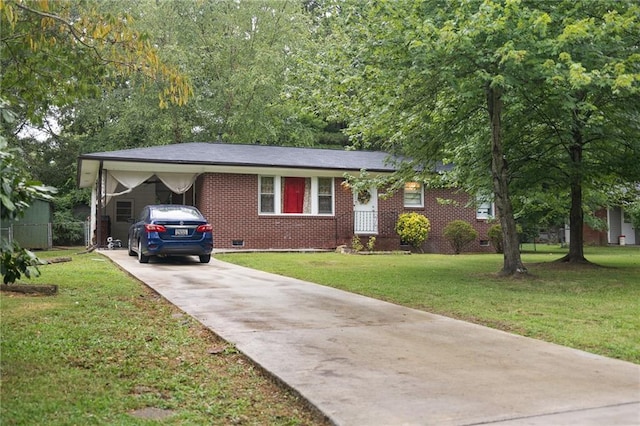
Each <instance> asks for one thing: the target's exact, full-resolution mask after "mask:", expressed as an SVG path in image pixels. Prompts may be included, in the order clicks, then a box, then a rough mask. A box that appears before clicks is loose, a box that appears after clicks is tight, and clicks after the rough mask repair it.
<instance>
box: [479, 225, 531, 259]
mask: <svg viewBox="0 0 640 426" xmlns="http://www.w3.org/2000/svg"><path fill="white" fill-rule="evenodd" d="M516 232H517V233H518V234H522V233H523V232H524V231H523V229H522V226H521V225H520V224H516ZM487 236H488V237H489V241H491V244H493V247H495V249H496V253H504V247H502V241H503V239H502V226H500V225H499V224H495V225H493V226H492V227H491V228H489V230H488V231H487Z"/></svg>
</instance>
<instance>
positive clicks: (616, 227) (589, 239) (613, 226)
mask: <svg viewBox="0 0 640 426" xmlns="http://www.w3.org/2000/svg"><path fill="white" fill-rule="evenodd" d="M595 215H596V217H598V218H599V219H602V220H603V221H605V222H606V223H607V229H606V230H604V231H599V230H596V229H593V228H591V227H589V226H588V225H586V224H585V225H584V228H583V237H584V243H585V244H587V245H594V246H606V245H635V244H640V229H635V228H634V227H633V223H632V221H631V217H630V216H629V215H628V214H625V211H624V208H622V207H619V206H616V207H609V208H606V209H601V210H598V211H597V212H596V213H595ZM565 239H566V241H567V242H569V227H568V226H567V227H566V228H565Z"/></svg>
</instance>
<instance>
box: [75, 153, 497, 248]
mask: <svg viewBox="0 0 640 426" xmlns="http://www.w3.org/2000/svg"><path fill="white" fill-rule="evenodd" d="M389 160H390V156H389V154H387V153H384V152H368V151H346V150H333V149H316V148H293V147H280V146H264V145H241V144H226V143H184V144H176V145H165V146H156V147H148V148H135V149H128V150H121V151H112V152H100V153H92V154H84V155H81V156H80V157H79V160H78V183H79V186H80V187H81V188H92V191H93V192H92V208H91V221H92V229H93V230H94V234H95V238H96V239H97V241H99V242H100V245H104V244H105V242H106V241H107V238H108V237H111V238H112V239H115V240H120V241H122V243H123V245H126V241H127V231H128V228H129V225H130V223H131V222H132V220H133V219H134V218H135V217H136V216H137V215H138V213H139V212H140V211H141V210H142V208H143V207H144V206H145V205H147V204H160V203H174V204H175V203H177V204H188V205H194V206H196V207H197V208H198V209H199V210H200V211H201V212H202V213H203V214H204V216H205V217H206V218H207V219H208V220H209V221H210V223H211V224H212V225H213V229H214V248H215V249H333V248H336V247H338V246H340V245H350V244H351V242H352V240H353V238H354V236H358V237H359V238H360V239H361V241H364V242H365V243H366V241H367V240H368V238H369V237H371V236H375V237H376V240H375V248H376V249H377V250H397V249H400V248H401V246H402V242H401V241H400V237H399V236H398V235H397V234H396V232H395V224H396V222H397V220H398V217H399V215H400V214H402V213H404V212H418V213H420V214H423V215H425V216H426V217H427V218H428V219H429V220H430V222H431V232H430V233H429V237H428V239H427V240H426V242H425V243H424V245H423V247H422V248H423V250H424V251H425V252H440V253H450V252H451V251H452V249H451V247H450V245H449V243H448V242H447V241H446V240H445V239H444V237H443V235H442V231H443V229H444V227H445V226H446V225H447V223H449V222H451V221H453V220H456V219H457V220H460V219H461V220H465V221H467V222H469V223H470V224H472V226H473V227H474V228H475V229H476V230H477V231H478V235H479V237H478V239H477V241H475V242H473V243H472V244H470V245H469V247H468V250H470V251H493V250H494V249H493V248H492V247H490V243H489V238H488V237H487V230H488V228H489V227H490V226H491V224H490V223H489V221H490V220H491V218H492V206H491V205H480V206H478V205H475V204H474V203H473V200H474V197H473V196H470V195H469V194H465V193H462V192H460V191H454V190H450V189H433V190H432V189H425V188H424V185H423V184H421V183H420V182H408V183H406V184H405V186H404V189H403V190H400V191H397V192H395V193H394V194H393V195H392V196H390V197H384V198H383V197H380V196H379V195H380V194H379V192H380V191H379V189H378V188H375V187H371V188H369V189H368V190H359V191H357V193H354V192H355V191H353V190H352V189H351V188H350V187H349V186H348V185H346V184H345V183H346V181H345V174H349V175H355V176H357V175H359V174H360V173H361V171H362V170H366V172H367V174H368V175H370V176H376V175H390V174H392V173H393V172H394V171H395V166H394V165H393V164H392V162H390V161H389ZM443 199H444V200H450V201H449V202H447V203H442V202H439V201H440V200H443Z"/></svg>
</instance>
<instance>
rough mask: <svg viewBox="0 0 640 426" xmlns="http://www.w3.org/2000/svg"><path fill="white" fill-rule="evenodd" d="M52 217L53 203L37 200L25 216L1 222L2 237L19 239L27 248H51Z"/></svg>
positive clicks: (13, 239) (19, 242)
mask: <svg viewBox="0 0 640 426" xmlns="http://www.w3.org/2000/svg"><path fill="white" fill-rule="evenodd" d="M51 218H52V212H51V203H50V202H48V201H43V200H35V201H34V202H33V203H32V204H31V206H30V207H29V208H28V209H27V210H26V212H25V215H24V217H21V218H20V219H18V220H15V221H11V222H7V221H3V222H2V223H1V224H0V228H2V231H1V235H2V238H7V239H9V241H17V242H18V244H20V246H21V247H23V248H26V249H45V250H46V249H50V248H51V247H52V246H53V234H52V230H51V222H52V221H51Z"/></svg>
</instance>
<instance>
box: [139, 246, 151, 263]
mask: <svg viewBox="0 0 640 426" xmlns="http://www.w3.org/2000/svg"><path fill="white" fill-rule="evenodd" d="M138 262H140V263H149V256H145V255H144V254H142V241H138Z"/></svg>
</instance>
